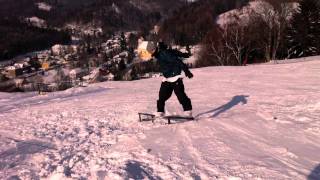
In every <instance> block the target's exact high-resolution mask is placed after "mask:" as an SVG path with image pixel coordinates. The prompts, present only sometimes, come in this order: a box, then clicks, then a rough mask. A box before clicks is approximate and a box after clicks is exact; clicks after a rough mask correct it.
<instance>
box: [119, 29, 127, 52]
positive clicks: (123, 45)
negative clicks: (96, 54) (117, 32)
mask: <svg viewBox="0 0 320 180" xmlns="http://www.w3.org/2000/svg"><path fill="white" fill-rule="evenodd" d="M120 46H121V50H122V51H125V50H127V40H126V36H125V35H124V33H123V32H122V33H121V38H120Z"/></svg>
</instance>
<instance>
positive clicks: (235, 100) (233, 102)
mask: <svg viewBox="0 0 320 180" xmlns="http://www.w3.org/2000/svg"><path fill="white" fill-rule="evenodd" d="M248 97H249V96H246V95H238V96H234V97H233V98H232V99H231V100H230V101H229V102H228V103H227V104H224V105H222V106H220V107H218V108H215V109H213V110H210V111H207V112H204V113H200V114H198V115H197V116H196V117H200V116H203V115H206V114H212V115H211V116H210V117H217V116H219V115H220V114H222V113H224V112H226V111H228V110H230V109H232V108H233V107H234V106H237V105H239V104H240V103H242V104H243V105H244V104H247V103H248V100H247V98H248Z"/></svg>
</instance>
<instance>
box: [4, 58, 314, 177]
mask: <svg viewBox="0 0 320 180" xmlns="http://www.w3.org/2000/svg"><path fill="white" fill-rule="evenodd" d="M302 60H303V59H302ZM305 60H307V61H304V60H303V61H302V62H299V61H301V60H297V61H296V63H289V64H262V65H252V66H245V67H208V68H201V69H193V70H192V71H193V73H194V75H195V77H194V79H192V80H188V79H185V81H184V82H185V86H186V91H187V93H188V95H189V96H190V97H191V99H192V101H193V106H194V115H196V117H197V119H198V121H195V122H184V123H177V124H172V125H166V124H164V122H161V121H156V123H155V124H152V123H151V122H143V123H140V122H138V115H137V113H138V112H154V110H155V109H156V99H157V96H158V88H159V86H160V83H161V78H152V79H146V80H139V81H133V82H106V83H99V84H93V85H91V86H90V87H87V88H74V89H70V90H67V91H64V92H55V93H49V94H47V95H43V96H38V95H37V94H36V93H15V94H8V93H0V122H1V126H0V179H6V178H9V177H11V178H15V179H17V178H18V177H19V178H21V179H38V177H51V178H55V179H63V178H65V179H66V178H67V177H73V178H76V179H81V178H85V177H86V178H88V177H89V178H92V179H98V178H100V179H103V178H106V179H126V178H133V179H236V180H238V179H244V180H245V179H246V180H247V179H301V180H302V179H306V178H307V177H308V178H309V179H312V180H316V179H317V178H319V177H320V174H319V173H320V172H319V168H320V167H319V165H320V164H319V163H320V154H319V151H320V121H319V117H320V104H319V98H320V94H319V90H320V89H319V88H320V83H319V76H320V71H319V70H320V57H310V58H307V59H305ZM167 109H168V110H169V111H170V112H171V113H175V112H176V113H179V112H180V109H181V107H180V104H179V103H178V102H177V100H176V98H175V97H172V98H171V99H170V101H169V102H168V104H167Z"/></svg>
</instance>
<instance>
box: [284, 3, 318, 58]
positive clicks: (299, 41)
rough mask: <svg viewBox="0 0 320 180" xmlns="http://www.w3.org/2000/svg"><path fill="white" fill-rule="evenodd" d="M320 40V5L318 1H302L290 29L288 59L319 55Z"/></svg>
mask: <svg viewBox="0 0 320 180" xmlns="http://www.w3.org/2000/svg"><path fill="white" fill-rule="evenodd" d="M319 40H320V3H319V2H318V0H302V1H301V2H300V5H299V10H298V11H297V12H296V13H295V14H294V15H293V18H292V21H291V26H290V27H289V29H288V35H287V43H288V48H289V51H288V57H290V58H291V57H293V58H294V57H305V56H314V55H319V54H320V41H319Z"/></svg>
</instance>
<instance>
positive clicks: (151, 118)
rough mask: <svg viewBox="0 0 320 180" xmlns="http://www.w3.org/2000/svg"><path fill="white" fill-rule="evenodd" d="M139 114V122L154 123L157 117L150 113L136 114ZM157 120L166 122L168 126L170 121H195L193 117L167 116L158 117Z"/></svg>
mask: <svg viewBox="0 0 320 180" xmlns="http://www.w3.org/2000/svg"><path fill="white" fill-rule="evenodd" d="M138 114H139V121H140V122H143V121H152V122H154V120H155V119H157V117H156V116H155V115H154V114H150V113H138ZM159 119H166V120H167V121H168V124H172V121H193V120H195V118H194V117H186V116H182V115H168V116H163V117H159Z"/></svg>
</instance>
